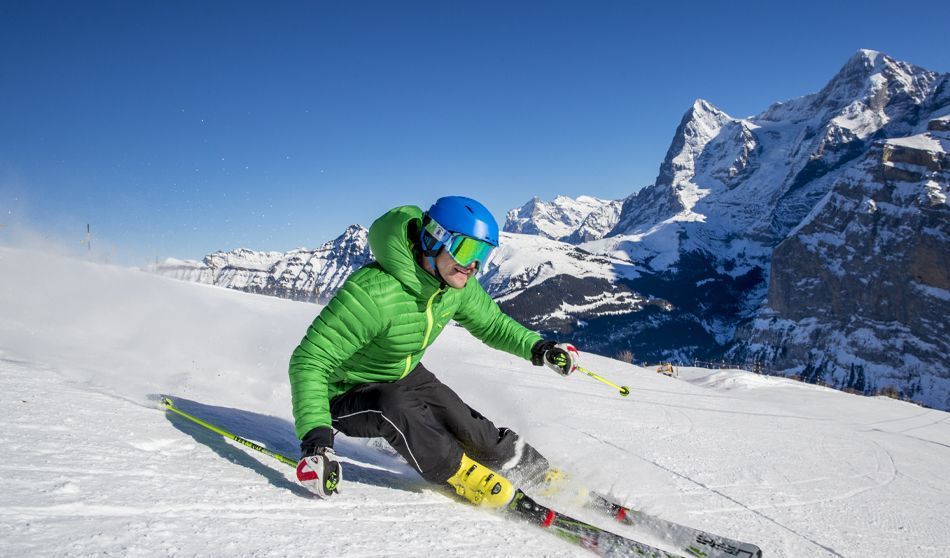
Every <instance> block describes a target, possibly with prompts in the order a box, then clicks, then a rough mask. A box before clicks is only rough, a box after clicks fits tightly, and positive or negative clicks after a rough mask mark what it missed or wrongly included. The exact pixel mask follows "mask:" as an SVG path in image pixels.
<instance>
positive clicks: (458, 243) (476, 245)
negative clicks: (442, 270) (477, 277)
mask: <svg viewBox="0 0 950 558" xmlns="http://www.w3.org/2000/svg"><path fill="white" fill-rule="evenodd" d="M446 249H447V250H448V252H449V254H450V255H451V256H452V258H453V259H455V261H456V262H458V264H459V265H461V266H464V267H468V266H469V265H471V264H472V262H478V266H479V268H480V267H481V266H483V265H485V262H487V261H488V256H490V255H491V253H492V250H494V249H495V247H494V246H492V245H491V244H489V243H487V242H484V241H481V240H477V239H475V238H470V237H468V236H462V235H455V236H453V237H452V240H451V241H450V243H449V244H448V245H446Z"/></svg>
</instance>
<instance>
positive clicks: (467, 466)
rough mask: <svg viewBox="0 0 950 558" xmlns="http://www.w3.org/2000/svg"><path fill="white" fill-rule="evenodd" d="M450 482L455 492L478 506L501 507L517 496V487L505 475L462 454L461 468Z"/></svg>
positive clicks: (450, 478)
mask: <svg viewBox="0 0 950 558" xmlns="http://www.w3.org/2000/svg"><path fill="white" fill-rule="evenodd" d="M446 482H448V483H449V484H450V485H451V486H452V488H454V489H455V492H457V493H458V494H459V496H462V497H463V498H465V499H466V500H468V501H469V502H471V503H473V504H475V505H476V506H487V507H490V508H500V507H503V506H506V505H508V502H511V499H512V498H514V497H515V487H514V486H513V485H512V484H511V482H509V481H508V479H506V478H505V477H503V476H501V475H499V474H498V473H496V472H494V471H492V470H491V469H489V468H488V467H486V466H484V465H482V464H481V463H479V462H477V461H475V460H473V459H472V458H470V457H469V456H467V455H465V454H464V453H463V454H462V461H461V463H460V464H459V470H458V471H456V473H455V474H454V475H452V476H451V477H449V480H448V481H446Z"/></svg>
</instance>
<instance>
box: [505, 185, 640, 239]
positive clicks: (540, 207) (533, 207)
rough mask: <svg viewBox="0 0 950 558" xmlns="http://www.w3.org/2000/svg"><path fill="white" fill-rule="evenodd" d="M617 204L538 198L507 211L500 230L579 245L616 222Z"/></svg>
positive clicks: (582, 198) (584, 198)
mask: <svg viewBox="0 0 950 558" xmlns="http://www.w3.org/2000/svg"><path fill="white" fill-rule="evenodd" d="M620 204H621V202H620V201H613V200H602V199H600V198H595V197H593V196H580V197H578V198H576V199H575V198H571V197H568V196H560V195H559V196H556V197H555V198H554V199H553V200H552V201H550V202H546V201H543V200H541V199H540V198H538V197H534V198H532V199H531V200H530V201H528V203H526V204H524V205H523V206H521V207H520V208H518V209H512V210H511V211H509V212H508V215H507V218H506V219H505V226H504V228H503V230H504V231H505V232H510V233H521V234H535V235H539V236H543V237H545V238H550V239H552V240H563V241H566V242H572V243H576V242H583V241H586V240H590V239H592V238H601V237H603V236H604V235H605V234H607V232H608V231H610V229H612V228H613V226H614V225H615V224H616V222H617V217H618V215H619V213H620Z"/></svg>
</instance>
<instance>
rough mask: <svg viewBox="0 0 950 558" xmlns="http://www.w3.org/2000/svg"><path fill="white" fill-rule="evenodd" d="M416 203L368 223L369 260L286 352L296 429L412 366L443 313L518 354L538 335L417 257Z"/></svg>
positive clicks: (526, 352) (472, 286)
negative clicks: (357, 390)
mask: <svg viewBox="0 0 950 558" xmlns="http://www.w3.org/2000/svg"><path fill="white" fill-rule="evenodd" d="M421 225H422V210H421V209H419V208H418V207H414V206H404V207H397V208H395V209H393V210H391V211H389V212H388V213H386V214H385V215H383V216H382V217H380V218H379V219H377V220H376V222H375V223H373V225H372V226H371V227H370V229H369V246H370V249H371V250H372V251H373V255H374V256H375V257H376V262H375V263H372V264H370V265H367V266H364V267H363V268H361V269H359V270H358V271H356V272H354V273H353V274H352V275H350V277H349V278H348V279H347V280H346V282H345V283H344V284H343V287H342V288H340V290H339V291H337V293H336V295H335V296H334V297H333V298H332V299H331V300H330V302H329V303H327V305H326V307H324V309H323V310H322V311H321V312H320V315H318V316H317V318H316V319H315V320H314V321H313V324H311V325H310V327H309V328H308V329H307V335H306V336H304V338H303V340H302V341H301V342H300V345H299V346H298V347H297V349H296V350H294V352H293V355H292V356H291V358H290V389H291V395H292V397H293V407H294V421H295V425H294V426H295V430H296V432H297V437H298V438H302V437H303V436H304V435H305V434H306V433H307V432H309V431H310V430H311V429H313V428H316V427H318V426H330V400H331V399H332V398H334V397H336V396H337V395H340V394H342V393H344V392H346V391H348V390H349V389H351V388H352V387H354V386H356V385H359V384H364V383H369V382H394V381H396V380H398V379H400V378H402V377H403V376H405V375H406V374H408V373H409V371H411V370H412V369H413V368H414V367H415V366H416V364H418V363H419V361H420V360H421V359H422V355H423V353H425V350H426V348H427V347H428V346H430V345H431V344H432V343H433V342H434V341H435V338H436V337H438V335H439V333H441V331H442V329H443V328H444V327H445V325H446V324H447V323H448V322H449V320H453V319H454V320H456V321H457V322H458V323H459V324H461V325H462V326H463V327H465V329H467V330H468V331H469V332H471V333H472V335H474V336H475V337H477V338H479V339H481V340H482V341H483V342H485V343H486V344H488V345H489V346H491V347H494V348H496V349H500V350H503V351H507V352H509V353H512V354H514V355H517V356H520V357H522V358H525V359H530V358H531V347H532V346H533V345H534V344H535V343H536V342H537V341H539V340H540V339H541V336H540V335H538V334H537V333H535V332H533V331H531V330H529V329H527V328H525V327H524V326H522V325H521V324H519V323H518V322H516V321H514V320H513V319H512V318H510V317H508V316H507V315H505V314H504V313H502V311H501V309H500V308H498V305H497V304H496V303H495V301H493V300H492V299H491V297H489V296H488V293H486V292H485V289H483V288H482V286H481V285H480V284H479V283H478V281H476V280H474V279H469V281H468V283H467V284H466V285H465V287H464V288H462V289H452V288H450V287H447V286H442V285H440V283H439V281H438V280H436V279H435V278H434V277H433V276H432V275H430V274H429V273H427V272H426V271H425V270H424V269H422V267H421V266H419V265H418V264H417V263H416V259H415V257H414V255H413V248H412V245H413V241H412V240H410V238H409V234H408V230H409V228H410V226H412V230H414V231H416V230H419V227H421Z"/></svg>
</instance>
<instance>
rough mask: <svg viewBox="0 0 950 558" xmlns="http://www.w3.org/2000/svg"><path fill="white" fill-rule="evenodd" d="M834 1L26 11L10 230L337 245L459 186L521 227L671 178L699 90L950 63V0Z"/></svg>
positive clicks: (140, 255) (9, 41)
mask: <svg viewBox="0 0 950 558" xmlns="http://www.w3.org/2000/svg"><path fill="white" fill-rule="evenodd" d="M828 4H830V5H826V3H824V2H811V1H805V2H784V3H769V2H762V1H761V0H759V1H756V2H729V3H714V2H665V3H662V5H660V4H659V3H658V4H657V5H641V3H636V2H632V1H630V2H621V1H610V2H607V1H604V2H582V1H579V0H578V1H543V2H542V1H537V2H495V1H484V0H483V1H466V2H452V1H444V0H443V1H396V0H391V1H379V2H368V1H347V2H344V1H334V2H324V1H315V2H299V3H298V2H279V3H277V2H272V3H263V2H253V3H251V2H248V3H242V2H190V1H189V2H186V1H167V2H150V3H146V2H94V1H93V2H45V1H35V2H34V1H31V2H13V1H6V2H3V3H0V225H4V226H2V227H0V242H3V241H4V240H5V239H4V238H3V237H4V236H7V237H8V239H9V238H10V237H12V236H13V235H14V233H15V231H16V229H17V228H24V229H31V230H33V231H37V232H39V233H40V234H42V235H46V236H49V237H50V238H55V239H59V240H61V241H64V242H66V243H68V244H70V245H76V246H78V241H79V240H80V239H81V238H82V236H83V235H84V233H85V225H86V223H91V225H92V228H93V233H94V235H95V238H96V239H98V242H97V244H96V247H97V248H99V249H100V250H106V249H108V251H109V253H108V254H107V255H108V256H110V257H111V259H112V260H113V261H117V262H120V263H125V264H132V265H138V264H142V263H144V262H145V261H146V260H149V259H154V258H156V257H159V258H164V257H166V256H175V257H180V258H200V257H201V256H203V255H204V254H206V253H208V252H211V251H215V250H220V249H232V248H236V247H248V248H253V249H259V250H288V249H291V248H294V247H298V246H306V247H316V246H319V245H320V244H322V243H323V242H324V241H326V240H329V239H331V238H333V237H335V236H337V235H338V234H340V233H341V232H342V231H343V229H344V228H345V227H346V226H347V225H348V224H351V223H361V224H364V225H369V224H370V223H371V222H372V220H373V219H374V218H375V217H376V216H377V215H379V214H380V213H382V212H383V211H385V210H386V209H388V208H390V207H392V206H395V205H400V204H406V203H414V204H417V205H428V204H429V203H431V202H433V201H434V200H435V199H436V198H437V197H439V196H440V195H446V194H465V195H470V196H472V197H475V198H478V199H480V200H482V201H483V202H484V203H485V204H486V205H487V206H488V207H489V209H491V210H492V211H493V212H494V213H495V215H496V217H497V218H498V219H499V221H501V220H503V219H504V215H505V212H506V211H507V210H508V209H510V208H512V207H516V206H520V205H522V204H523V203H524V202H526V201H527V200H529V199H530V198H531V197H532V196H540V197H541V198H544V199H550V198H552V197H553V196H555V195H557V194H564V195H569V196H577V195H580V194H589V195H594V196H598V197H603V198H611V199H619V198H622V197H625V196H627V195H629V194H631V193H633V192H635V191H636V190H638V189H639V188H641V187H642V186H644V185H646V184H649V183H651V182H652V181H653V180H654V178H655V177H656V174H657V170H658V167H659V164H660V162H661V161H662V159H663V156H664V154H665V152H666V150H667V148H668V147H669V143H670V140H671V138H672V135H673V132H674V130H675V128H676V126H677V124H678V123H679V121H680V119H681V118H682V116H683V113H684V112H685V111H686V110H687V109H688V108H689V107H690V105H691V104H692V102H693V100H695V99H696V98H704V99H707V100H708V101H710V102H712V103H713V104H715V105H717V106H719V107H720V108H722V109H723V110H725V111H726V112H728V113H729V114H732V115H734V116H749V115H752V114H755V113H758V112H760V111H761V110H763V109H765V108H766V107H767V106H768V105H769V104H771V103H772V102H775V101H780V100H786V99H790V98H793V97H798V96H801V95H805V94H808V93H812V92H815V91H817V90H819V89H820V88H821V87H822V86H823V85H824V84H825V83H826V82H827V81H828V80H829V79H830V78H831V77H832V76H833V75H834V74H835V73H836V72H837V70H838V69H839V68H840V67H841V66H842V65H843V64H844V63H845V61H846V60H847V59H848V58H849V57H851V56H852V55H853V54H854V53H855V52H856V51H857V50H858V49H859V48H870V49H874V50H879V51H882V52H884V53H886V54H889V55H891V56H894V57H895V58H898V59H901V60H906V61H908V62H911V63H914V64H917V65H920V66H923V67H925V68H928V69H931V70H936V71H941V72H946V71H948V70H950V39H948V38H947V33H946V29H945V26H946V22H947V21H950V3H947V2H945V1H942V2H936V1H934V2H930V1H918V2H911V3H905V4H901V5H900V7H899V8H895V5H894V4H893V3H891V2H875V1H865V2H835V3H828ZM8 239H7V240H8Z"/></svg>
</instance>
